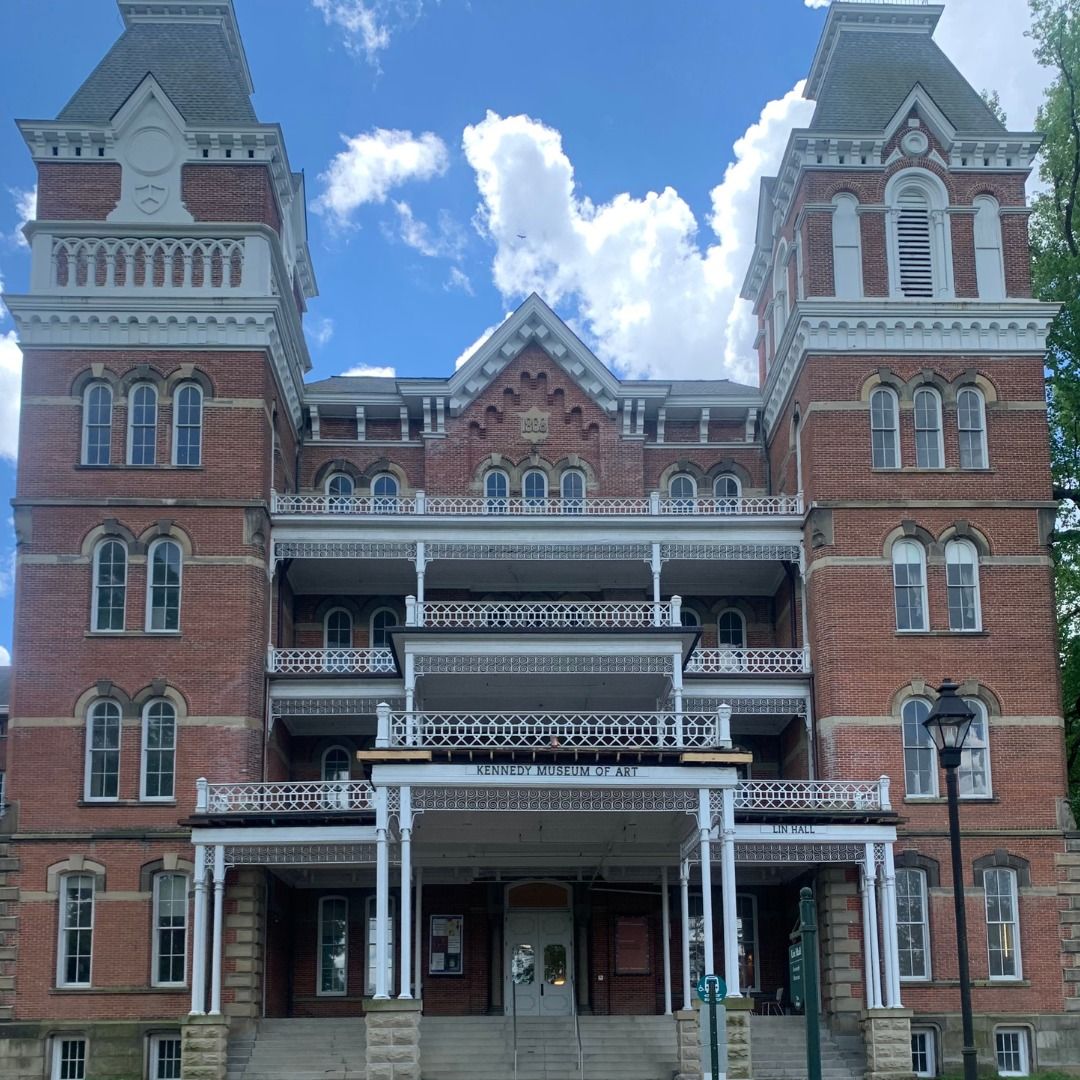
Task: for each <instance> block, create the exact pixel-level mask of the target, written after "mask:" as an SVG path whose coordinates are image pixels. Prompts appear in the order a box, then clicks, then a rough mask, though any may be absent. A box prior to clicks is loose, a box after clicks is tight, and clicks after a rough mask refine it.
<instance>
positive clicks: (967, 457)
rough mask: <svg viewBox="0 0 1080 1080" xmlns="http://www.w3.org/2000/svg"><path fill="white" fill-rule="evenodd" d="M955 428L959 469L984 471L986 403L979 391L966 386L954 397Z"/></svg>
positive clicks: (985, 458)
mask: <svg viewBox="0 0 1080 1080" xmlns="http://www.w3.org/2000/svg"><path fill="white" fill-rule="evenodd" d="M956 427H957V431H958V433H959V436H960V468H961V469H985V468H986V463H987V455H986V403H985V402H984V400H983V396H982V392H981V391H980V390H976V389H974V388H973V387H970V386H966V387H964V389H963V390H961V391H960V392H959V393H958V394H957V395H956Z"/></svg>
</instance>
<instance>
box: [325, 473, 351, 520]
mask: <svg viewBox="0 0 1080 1080" xmlns="http://www.w3.org/2000/svg"><path fill="white" fill-rule="evenodd" d="M355 490H356V488H355V485H354V484H353V479H352V477H351V476H348V475H347V474H346V473H333V474H331V475H330V476H329V477H327V480H326V494H327V502H328V503H329V507H330V511H331V513H333V512H335V511H336V512H339V513H340V512H343V511H345V510H348V508H349V505H350V501H351V500H352V497H353V492H354V491H355Z"/></svg>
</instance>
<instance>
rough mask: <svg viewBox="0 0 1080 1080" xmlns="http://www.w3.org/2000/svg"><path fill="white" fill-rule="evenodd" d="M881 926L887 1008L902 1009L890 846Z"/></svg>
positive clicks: (886, 864) (886, 855)
mask: <svg viewBox="0 0 1080 1080" xmlns="http://www.w3.org/2000/svg"><path fill="white" fill-rule="evenodd" d="M881 902H882V904H883V905H884V910H883V914H882V925H883V927H884V930H885V949H886V953H885V970H886V972H887V973H888V977H889V1008H891V1009H900V1008H903V1003H902V1002H901V1000H900V940H899V933H898V931H897V928H896V864H895V862H894V861H893V849H892V844H886V845H885V892H884V894H883V895H882V898H881Z"/></svg>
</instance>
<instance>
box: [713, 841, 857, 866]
mask: <svg viewBox="0 0 1080 1080" xmlns="http://www.w3.org/2000/svg"><path fill="white" fill-rule="evenodd" d="M875 846H877V845H875ZM718 847H719V845H715V846H714V849H713V851H712V852H711V854H712V858H713V860H714V861H717V862H718V861H720V858H721V852H720V851H718V850H717V848H718ZM865 858H866V845H865V844H843V843H838V844H829V843H824V844H783V843H781V844H771V843H761V844H751V843H745V842H741V843H736V844H735V861H736V862H737V863H810V864H814V863H855V864H860V863H862V861H863V860H864V859H865Z"/></svg>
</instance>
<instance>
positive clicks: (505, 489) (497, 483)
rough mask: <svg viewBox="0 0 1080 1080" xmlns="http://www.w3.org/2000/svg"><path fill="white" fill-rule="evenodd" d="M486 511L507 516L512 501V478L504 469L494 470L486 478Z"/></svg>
mask: <svg viewBox="0 0 1080 1080" xmlns="http://www.w3.org/2000/svg"><path fill="white" fill-rule="evenodd" d="M484 499H485V502H484V510H485V511H486V512H487V513H489V514H505V513H506V510H507V507H508V505H509V499H510V477H509V476H507V475H506V473H504V472H503V471H502V469H492V470H491V471H490V472H488V473H487V474H486V475H485V476H484Z"/></svg>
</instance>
